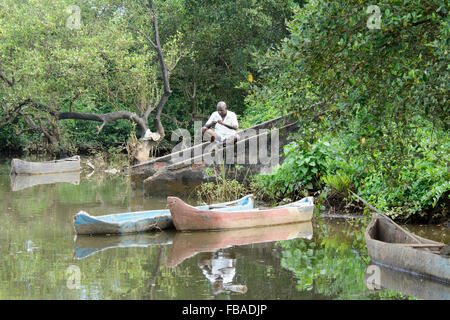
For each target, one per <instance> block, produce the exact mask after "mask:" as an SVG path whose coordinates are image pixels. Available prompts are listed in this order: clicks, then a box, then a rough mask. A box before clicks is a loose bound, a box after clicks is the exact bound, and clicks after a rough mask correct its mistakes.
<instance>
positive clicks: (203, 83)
mask: <svg viewBox="0 0 450 320" xmlns="http://www.w3.org/2000/svg"><path fill="white" fill-rule="evenodd" d="M174 2H175V1H174ZM293 6H294V1H292V0H282V1H280V0H278V1H275V0H256V1H255V0H236V1H231V2H230V1H209V0H201V1H199V0H195V1H194V0H185V1H177V5H176V6H174V10H173V11H172V16H171V18H170V19H168V18H166V19H168V21H170V20H173V19H175V20H176V21H177V22H178V23H179V24H178V26H179V29H180V30H181V32H182V33H183V35H184V36H185V37H184V44H185V46H188V47H189V48H190V49H191V50H192V54H191V55H189V56H187V57H186V58H185V59H183V60H181V61H180V63H179V65H178V67H177V68H178V70H179V71H180V72H179V76H177V77H176V80H175V81H173V90H174V95H176V96H178V97H179V98H178V99H179V100H180V102H181V103H182V106H183V108H184V114H185V117H183V116H182V115H181V114H179V116H180V120H186V119H189V114H187V113H186V110H188V111H189V112H193V113H198V114H209V113H211V112H212V111H215V108H216V104H217V102H218V101H221V100H223V101H225V102H226V103H227V105H228V107H229V108H230V109H231V110H233V111H235V112H237V113H238V114H241V113H242V112H243V111H244V105H243V101H244V95H245V92H244V90H242V89H240V88H237V87H236V86H237V85H238V84H239V83H240V82H242V81H247V80H246V79H247V77H248V75H249V74H252V73H254V72H255V67H254V54H255V53H257V52H260V51H261V52H264V51H266V50H267V49H268V48H270V47H271V46H277V45H278V43H279V41H280V40H281V39H282V38H283V37H285V36H286V35H287V29H286V25H285V21H286V20H287V19H289V18H290V17H291V16H292V8H293ZM163 24H164V25H163ZM161 27H162V28H163V30H164V28H165V29H168V32H169V33H170V28H173V25H172V26H171V25H167V24H166V23H165V20H162V26H161ZM172 32H173V31H172Z"/></svg>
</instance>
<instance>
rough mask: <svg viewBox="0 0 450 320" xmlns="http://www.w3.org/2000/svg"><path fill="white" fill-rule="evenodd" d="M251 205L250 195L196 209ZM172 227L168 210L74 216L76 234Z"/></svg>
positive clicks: (115, 232) (231, 207) (116, 232)
mask: <svg viewBox="0 0 450 320" xmlns="http://www.w3.org/2000/svg"><path fill="white" fill-rule="evenodd" d="M253 205H254V201H253V195H251V194H250V195H247V196H245V197H243V198H241V199H238V200H235V201H230V202H224V203H218V204H212V205H205V206H200V207H198V208H199V209H201V210H204V211H208V210H212V209H214V210H217V211H219V212H221V211H234V210H249V209H252V208H253ZM172 227H173V221H172V217H171V215H170V211H169V210H168V209H162V210H150V211H137V212H128V213H118V214H109V215H104V216H91V215H89V214H88V213H87V212H85V211H80V212H78V213H77V214H76V215H75V216H74V228H75V232H76V234H123V233H133V232H145V231H149V230H155V229H168V228H172Z"/></svg>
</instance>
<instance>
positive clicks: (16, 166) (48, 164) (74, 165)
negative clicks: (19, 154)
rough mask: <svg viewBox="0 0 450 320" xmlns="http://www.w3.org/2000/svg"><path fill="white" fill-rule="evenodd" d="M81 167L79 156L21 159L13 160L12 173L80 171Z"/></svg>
mask: <svg viewBox="0 0 450 320" xmlns="http://www.w3.org/2000/svg"><path fill="white" fill-rule="evenodd" d="M80 169H81V166H80V157H79V156H74V157H71V158H65V159H60V160H52V161H43V162H30V161H25V160H20V159H12V160H11V174H46V173H60V172H72V171H80Z"/></svg>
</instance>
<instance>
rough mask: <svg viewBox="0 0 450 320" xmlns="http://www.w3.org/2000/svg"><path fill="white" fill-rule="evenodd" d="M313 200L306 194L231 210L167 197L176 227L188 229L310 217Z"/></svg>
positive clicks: (236, 226) (180, 229)
mask: <svg viewBox="0 0 450 320" xmlns="http://www.w3.org/2000/svg"><path fill="white" fill-rule="evenodd" d="M313 200H314V198H313V197H307V198H303V199H302V200H300V201H297V202H294V203H291V204H288V205H284V206H280V207H274V208H270V209H262V210H260V209H252V210H243V211H234V212H219V211H214V210H210V211H208V210H202V209H197V208H195V207H192V206H190V205H188V204H186V203H184V202H183V201H182V200H181V199H179V198H177V197H167V204H168V206H169V209H170V214H171V215H172V219H173V223H174V225H175V228H176V229H177V230H178V231H188V230H220V229H234V228H251V227H262V226H271V225H277V224H285V223H294V222H305V221H311V219H312V215H313V209H314V201H313Z"/></svg>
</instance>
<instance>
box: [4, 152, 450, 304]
mask: <svg viewBox="0 0 450 320" xmlns="http://www.w3.org/2000/svg"><path fill="white" fill-rule="evenodd" d="M9 162H10V159H3V160H1V163H0V188H1V193H0V197H1V198H2V199H1V202H0V206H1V207H0V209H1V211H0V299H230V300H233V299H284V300H287V299H414V298H422V299H429V298H434V299H436V298H447V299H450V286H446V285H443V284H440V283H435V282H430V281H427V280H425V279H421V278H417V277H413V276H410V275H408V274H403V273H398V272H393V271H391V270H384V269H383V270H381V280H382V286H383V287H384V289H382V290H378V291H373V290H369V288H368V286H367V285H366V283H367V278H368V276H370V273H366V269H367V268H368V267H369V266H370V259H369V258H368V256H367V251H366V248H365V243H364V239H363V235H362V231H361V230H362V228H363V226H362V225H361V224H357V223H352V222H349V221H346V220H343V219H326V218H315V219H314V221H313V222H312V223H303V224H294V225H287V226H278V227H270V228H261V229H259V228H258V229H247V230H234V231H226V232H194V233H177V232H175V231H165V232H154V233H145V234H138V235H129V236H97V237H86V236H84V237H80V236H79V237H76V236H75V234H74V231H73V220H72V219H73V215H74V214H76V213H77V212H78V211H79V210H85V211H87V212H89V213H90V214H92V215H101V214H110V213H121V212H129V211H140V210H150V209H161V208H165V207H166V198H165V196H152V197H150V196H148V195H144V192H143V191H142V190H140V189H139V188H136V187H132V185H131V183H130V181H129V179H128V178H127V177H124V176H114V175H109V176H108V175H99V174H97V173H95V174H93V175H92V176H90V177H87V173H82V174H81V176H80V177H78V176H75V177H74V176H72V177H63V178H61V179H65V180H64V181H72V183H70V182H64V183H50V184H36V185H34V186H33V184H34V183H43V181H42V180H41V181H31V180H29V179H28V180H27V179H25V180H24V179H22V180H20V179H19V180H18V179H14V180H12V179H11V178H10V176H9V170H10V165H9ZM190 202H191V203H192V204H195V203H194V202H193V201H192V200H191V201H190ZM411 230H414V232H416V233H417V234H420V235H422V236H426V237H428V238H431V239H434V240H438V241H442V242H445V243H448V237H449V235H450V234H449V230H448V228H446V227H443V226H423V227H420V228H419V227H417V226H414V227H413V228H411ZM78 270H79V273H77V271H78ZM77 275H79V277H77ZM383 279H384V280H385V281H384V282H383ZM425 289H426V290H425ZM424 292H426V294H424Z"/></svg>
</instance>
